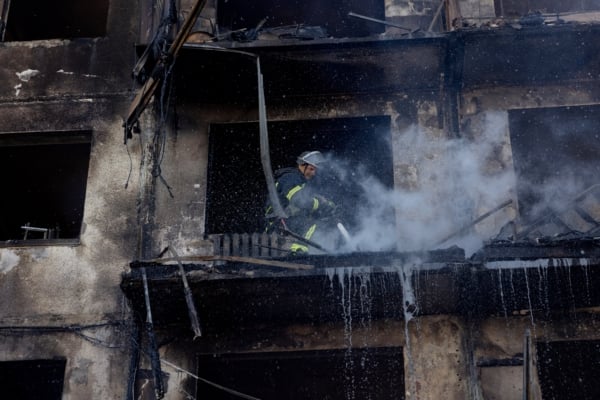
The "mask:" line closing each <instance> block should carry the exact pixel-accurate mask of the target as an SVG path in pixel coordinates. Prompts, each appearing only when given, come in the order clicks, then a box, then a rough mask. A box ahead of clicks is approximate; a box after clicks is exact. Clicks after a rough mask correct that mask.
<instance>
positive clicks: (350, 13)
mask: <svg viewBox="0 0 600 400" xmlns="http://www.w3.org/2000/svg"><path fill="white" fill-rule="evenodd" d="M348 16H350V17H356V18H360V19H365V20H367V21H371V22H377V23H378V24H383V25H388V26H393V27H394V28H398V29H404V30H405V31H409V32H410V31H412V29H410V28H405V27H403V26H400V25H396V24H394V23H392V22H387V21H383V20H381V19H376V18H371V17H367V16H366V15H360V14H356V13H353V12H352V11H350V12H349V13H348Z"/></svg>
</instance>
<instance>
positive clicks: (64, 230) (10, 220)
mask: <svg viewBox="0 0 600 400" xmlns="http://www.w3.org/2000/svg"><path fill="white" fill-rule="evenodd" d="M90 141H91V133H90V132H79V131H78V132H62V133H59V132H56V133H37V134H36V133H19V134H0V170H1V171H4V174H3V176H4V181H3V191H2V196H1V197H0V241H11V242H13V241H19V240H27V241H31V240H37V239H42V240H44V239H59V238H60V239H77V238H79V233H80V230H81V222H82V218H83V204H84V199H85V188H86V181H87V173H88V164H89V158H90Z"/></svg>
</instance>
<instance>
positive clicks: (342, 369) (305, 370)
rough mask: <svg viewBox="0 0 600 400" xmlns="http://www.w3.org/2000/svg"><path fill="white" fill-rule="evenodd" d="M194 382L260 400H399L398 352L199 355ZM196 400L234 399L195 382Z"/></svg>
mask: <svg viewBox="0 0 600 400" xmlns="http://www.w3.org/2000/svg"><path fill="white" fill-rule="evenodd" d="M198 365H199V368H198V369H199V371H198V376H200V377H201V378H203V379H207V380H209V381H211V382H214V383H217V384H219V385H222V386H225V387H226V388H229V389H233V390H236V391H238V392H242V393H244V394H246V395H250V396H254V397H257V398H260V399H263V400H280V399H290V400H296V399H297V400H305V399H328V400H336V399H340V400H342V399H348V398H353V399H378V400H386V399H390V400H391V399H394V400H402V399H404V366H403V365H404V359H403V354H402V348H401V347H383V348H362V349H352V351H350V350H348V349H340V350H321V351H293V352H277V353H259V354H234V355H203V356H200V357H199V359H198ZM197 390H198V392H197V393H198V395H199V398H200V397H201V398H206V399H214V400H220V399H237V398H239V397H236V396H234V395H233V394H230V393H228V392H226V391H224V390H222V389H218V388H216V387H214V386H212V385H209V384H206V383H204V382H202V381H198V388H197Z"/></svg>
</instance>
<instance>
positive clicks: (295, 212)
mask: <svg viewBox="0 0 600 400" xmlns="http://www.w3.org/2000/svg"><path fill="white" fill-rule="evenodd" d="M274 175H275V187H276V189H277V194H278V196H279V202H280V204H281V207H282V208H283V209H284V211H285V213H286V214H287V216H288V218H287V220H286V223H287V224H288V227H289V228H290V229H291V230H292V231H297V232H298V233H303V231H305V230H306V229H307V227H310V225H312V224H313V223H314V220H315V219H318V218H320V217H321V216H323V215H324V212H325V211H331V210H332V209H333V208H334V207H335V204H333V203H332V202H331V201H328V200H326V199H325V198H323V197H322V196H320V195H318V194H317V193H315V192H314V191H313V190H312V189H311V187H310V185H307V180H306V178H305V177H304V175H302V173H301V172H300V171H299V170H298V168H297V167H296V168H294V167H288V168H282V169H279V170H277V171H275V174H274ZM272 212H273V207H272V206H271V204H270V202H269V204H268V206H267V212H266V216H267V231H269V230H271V229H272V226H273V217H275V216H272V215H270V214H271V213H272Z"/></svg>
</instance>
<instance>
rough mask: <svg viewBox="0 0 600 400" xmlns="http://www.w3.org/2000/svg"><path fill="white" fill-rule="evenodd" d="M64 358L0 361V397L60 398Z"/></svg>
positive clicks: (49, 399) (46, 399)
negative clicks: (0, 395)
mask: <svg viewBox="0 0 600 400" xmlns="http://www.w3.org/2000/svg"><path fill="white" fill-rule="evenodd" d="M66 364H67V362H66V360H25V361H3V362H0V387H1V388H2V397H3V398H6V399H19V400H39V399H44V400H60V399H62V392H63V383H64V375H65V366H66Z"/></svg>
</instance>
